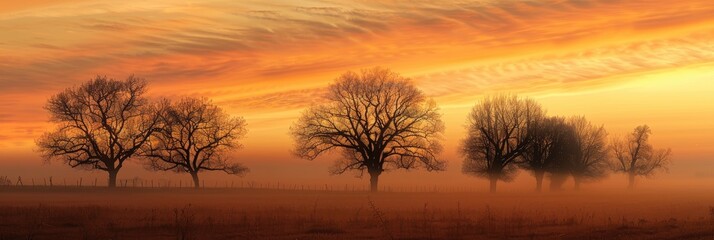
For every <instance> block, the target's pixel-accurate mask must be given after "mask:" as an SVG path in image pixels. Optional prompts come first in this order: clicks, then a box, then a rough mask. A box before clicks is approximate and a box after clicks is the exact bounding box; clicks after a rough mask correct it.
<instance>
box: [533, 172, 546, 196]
mask: <svg viewBox="0 0 714 240" xmlns="http://www.w3.org/2000/svg"><path fill="white" fill-rule="evenodd" d="M544 175H545V171H540V170H537V171H536V172H535V178H536V192H541V190H543V176H544Z"/></svg>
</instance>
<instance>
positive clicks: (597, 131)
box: [568, 116, 609, 190]
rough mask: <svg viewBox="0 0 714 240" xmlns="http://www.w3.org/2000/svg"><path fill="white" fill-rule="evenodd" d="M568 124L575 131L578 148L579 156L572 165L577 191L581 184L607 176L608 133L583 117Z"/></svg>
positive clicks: (573, 118) (571, 120) (602, 127)
mask: <svg viewBox="0 0 714 240" xmlns="http://www.w3.org/2000/svg"><path fill="white" fill-rule="evenodd" d="M568 124H569V125H570V126H571V127H572V129H573V130H574V131H575V136H576V138H575V145H576V146H577V147H578V155H577V156H576V157H575V158H573V159H572V160H573V161H572V162H571V165H570V172H571V173H572V175H573V180H574V181H575V189H576V190H577V189H580V183H581V182H583V181H588V180H594V179H599V178H602V177H605V176H606V175H607V170H608V163H609V162H608V155H609V149H608V146H607V140H606V137H607V131H605V127H604V126H602V125H600V126H595V125H593V124H592V123H590V122H589V121H588V120H587V119H585V117H582V116H579V117H572V118H570V119H568Z"/></svg>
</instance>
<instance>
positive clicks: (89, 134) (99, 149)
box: [37, 76, 159, 187]
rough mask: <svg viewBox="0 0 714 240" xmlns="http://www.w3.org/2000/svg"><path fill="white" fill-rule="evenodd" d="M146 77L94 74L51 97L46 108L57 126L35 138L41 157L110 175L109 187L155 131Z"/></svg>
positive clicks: (157, 119) (153, 111) (153, 107)
mask: <svg viewBox="0 0 714 240" xmlns="http://www.w3.org/2000/svg"><path fill="white" fill-rule="evenodd" d="M145 92H146V82H145V81H144V80H142V79H139V78H136V77H134V76H129V77H128V78H127V79H126V80H124V81H119V80H114V79H107V78H106V77H100V76H97V77H96V78H95V79H93V80H90V81H88V82H86V83H84V84H82V85H81V86H79V87H73V88H68V89H66V90H64V91H62V92H60V93H59V94H57V95H54V96H52V97H51V98H50V99H49V101H48V102H47V105H46V106H45V109H47V111H49V113H50V121H51V122H54V123H57V124H58V125H59V126H58V128H57V129H56V130H55V131H53V132H48V133H45V134H44V135H42V137H40V138H39V139H38V140H37V145H38V147H39V151H41V152H42V154H43V156H44V158H45V160H47V161H50V160H51V159H61V160H64V161H65V162H66V163H67V164H68V165H69V166H71V167H73V168H85V169H90V170H91V169H96V170H101V171H106V172H107V173H108V174H109V181H108V186H109V187H115V186H116V178H117V174H118V172H119V170H120V169H121V168H122V167H123V166H124V165H123V164H124V162H125V161H126V160H127V159H129V158H131V157H133V156H134V154H135V153H136V152H137V151H138V150H139V148H140V147H141V146H142V145H143V144H144V143H145V142H146V141H147V139H148V138H149V136H151V134H152V133H153V132H154V130H155V128H156V126H157V123H158V121H159V117H158V115H157V114H154V113H155V112H157V110H156V108H155V106H152V105H151V104H150V103H149V102H148V100H147V99H146V98H144V96H143V95H144V93H145Z"/></svg>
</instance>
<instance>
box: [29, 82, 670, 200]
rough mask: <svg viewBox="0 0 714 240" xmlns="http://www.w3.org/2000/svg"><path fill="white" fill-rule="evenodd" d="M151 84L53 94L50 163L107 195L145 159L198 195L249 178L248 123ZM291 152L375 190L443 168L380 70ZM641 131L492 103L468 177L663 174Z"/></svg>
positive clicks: (433, 134)
mask: <svg viewBox="0 0 714 240" xmlns="http://www.w3.org/2000/svg"><path fill="white" fill-rule="evenodd" d="M145 92H146V82H145V81H144V80H142V79H138V78H135V77H133V76H130V77H129V78H128V79H126V80H124V81H118V80H114V79H107V78H106V77H97V78H95V79H93V80H91V81H89V82H86V83H84V84H82V85H81V86H78V87H74V88H69V89H66V90H64V91H62V92H60V93H59V94H57V95H55V96H53V97H52V98H50V100H49V101H48V103H47V106H46V109H47V110H48V111H49V113H50V115H51V121H52V122H55V123H57V124H58V128H57V129H56V130H55V131H53V132H48V133H45V134H44V135H43V136H42V137H41V138H39V139H38V140H37V145H38V146H39V149H40V151H41V152H42V153H43V155H44V157H45V158H46V159H47V160H48V161H49V160H51V159H61V160H64V161H65V162H66V163H67V164H68V165H70V166H71V167H78V168H88V169H97V170H102V171H106V172H107V173H108V174H109V183H108V185H109V186H110V187H114V186H116V177H117V174H118V172H119V170H120V169H121V168H122V166H123V164H124V162H125V161H126V160H127V159H129V158H132V157H139V158H142V159H144V160H145V164H146V166H147V168H148V169H151V170H156V171H176V172H186V173H189V174H190V175H191V176H192V178H193V181H194V185H195V186H196V187H199V178H198V173H199V172H201V171H224V172H226V173H228V174H237V175H239V174H242V173H245V172H246V171H247V170H248V169H247V168H245V167H243V166H242V165H240V164H238V163H235V162H232V161H229V160H228V159H227V157H226V153H227V152H228V151H229V150H232V149H235V148H239V147H240V144H239V143H238V140H239V139H241V138H242V137H243V136H244V135H245V133H246V123H245V121H244V120H243V119H242V118H240V117H231V116H229V115H228V114H226V113H225V112H223V111H222V110H221V109H220V108H219V107H218V106H216V105H214V104H212V103H211V102H210V101H208V100H206V99H199V98H182V99H180V100H177V101H172V100H168V99H161V100H159V101H149V100H148V99H147V98H146V97H145V96H144V94H145ZM290 132H291V135H292V136H293V138H294V140H295V149H294V154H295V155H297V156H299V157H301V158H305V159H309V160H312V159H315V158H317V157H318V156H321V155H323V154H324V153H327V152H331V151H338V152H339V153H341V156H342V157H341V158H340V159H339V160H338V161H336V162H335V165H334V166H333V168H332V169H331V173H333V174H342V173H345V172H348V171H356V172H357V173H358V174H359V175H360V176H361V175H362V174H364V173H365V172H367V173H368V174H369V176H370V187H371V190H372V191H377V189H378V181H379V176H380V175H381V174H382V173H384V172H385V171H390V170H396V169H419V168H423V169H426V170H427V171H443V170H445V169H446V162H445V161H444V160H442V159H439V157H438V156H439V153H440V152H441V151H442V146H441V143H440V142H441V139H442V134H443V132H444V124H443V122H442V121H441V114H440V113H439V111H438V107H437V106H436V104H435V103H434V101H432V100H431V99H429V98H427V97H426V96H425V95H424V93H423V92H421V91H420V90H419V89H417V88H416V86H415V85H414V84H413V83H412V82H411V81H410V80H409V79H407V78H405V77H402V76H401V75H399V74H397V73H395V72H392V71H390V70H388V69H384V68H372V69H365V70H362V71H361V72H359V73H356V72H346V73H344V74H342V75H341V76H339V77H338V78H337V79H336V80H335V82H334V83H333V84H331V85H330V86H329V87H328V91H327V95H326V99H325V102H324V103H323V104H318V105H313V106H311V107H309V108H308V109H307V110H306V111H305V112H304V113H303V114H302V116H301V117H300V118H299V119H298V121H297V122H295V123H294V125H293V126H292V127H291V128H290ZM650 134H651V130H650V128H649V127H648V126H647V125H642V126H638V127H637V128H635V130H634V132H633V133H631V134H630V135H628V136H627V137H625V138H613V139H611V140H610V141H608V139H607V132H606V131H605V128H604V127H603V126H602V125H600V126H598V125H595V124H592V123H591V122H589V121H588V120H587V119H585V118H584V117H580V116H577V117H569V118H565V117H557V116H547V115H546V114H545V111H544V110H543V109H542V107H541V106H540V104H538V103H537V102H535V101H533V100H532V99H528V98H520V97H518V96H515V95H498V96H490V97H486V98H485V99H484V100H482V101H480V102H479V103H477V104H476V105H475V106H474V108H473V109H472V111H471V114H470V116H469V117H468V126H467V135H466V137H465V138H464V139H463V142H462V145H461V147H460V149H461V152H462V154H463V156H464V162H463V172H464V173H466V174H469V175H474V176H478V177H484V178H488V179H489V180H490V190H491V191H492V192H495V191H496V185H497V182H498V181H509V180H511V179H513V178H514V176H515V174H516V172H517V171H518V170H519V169H522V170H526V171H529V172H532V173H533V175H534V176H535V178H536V183H537V185H536V189H537V190H538V191H540V190H541V189H542V183H543V179H544V178H545V177H546V176H548V177H549V178H550V180H551V181H550V183H551V184H550V187H551V189H559V188H561V186H562V185H563V183H564V182H565V181H566V179H567V178H568V177H570V176H572V177H573V179H574V180H575V188H579V187H580V183H581V182H583V181H591V180H596V179H600V178H602V177H604V176H606V174H607V173H608V172H609V170H613V171H616V172H623V173H626V174H627V175H628V176H629V181H630V183H629V184H630V185H629V186H630V187H633V186H634V180H635V177H636V176H647V175H651V174H653V173H654V172H655V171H656V170H658V169H663V168H665V167H666V166H667V164H668V162H669V159H670V155H671V151H670V150H669V149H655V148H653V147H652V145H651V144H650V143H649V142H648V140H649V135H650Z"/></svg>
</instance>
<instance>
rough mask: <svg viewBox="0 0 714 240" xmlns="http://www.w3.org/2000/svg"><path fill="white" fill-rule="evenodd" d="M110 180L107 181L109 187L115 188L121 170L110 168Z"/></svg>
mask: <svg viewBox="0 0 714 240" xmlns="http://www.w3.org/2000/svg"><path fill="white" fill-rule="evenodd" d="M107 172H109V181H108V182H107V186H108V187H109V188H115V187H117V174H118V173H119V170H109V171H107Z"/></svg>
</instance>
